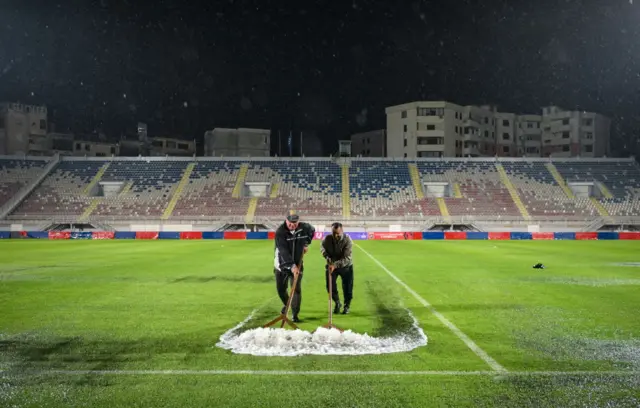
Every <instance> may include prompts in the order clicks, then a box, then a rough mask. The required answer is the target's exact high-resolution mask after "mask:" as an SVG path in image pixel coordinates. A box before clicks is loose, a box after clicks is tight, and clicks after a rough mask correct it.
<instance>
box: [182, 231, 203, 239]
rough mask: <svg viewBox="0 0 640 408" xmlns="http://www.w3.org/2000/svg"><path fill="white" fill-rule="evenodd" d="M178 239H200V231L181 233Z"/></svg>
mask: <svg viewBox="0 0 640 408" xmlns="http://www.w3.org/2000/svg"><path fill="white" fill-rule="evenodd" d="M180 239H202V231H183V232H181V233H180Z"/></svg>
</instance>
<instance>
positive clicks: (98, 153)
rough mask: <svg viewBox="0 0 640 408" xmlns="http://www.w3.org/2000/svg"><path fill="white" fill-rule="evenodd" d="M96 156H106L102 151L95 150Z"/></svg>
mask: <svg viewBox="0 0 640 408" xmlns="http://www.w3.org/2000/svg"><path fill="white" fill-rule="evenodd" d="M96 157H106V154H104V153H102V152H96Z"/></svg>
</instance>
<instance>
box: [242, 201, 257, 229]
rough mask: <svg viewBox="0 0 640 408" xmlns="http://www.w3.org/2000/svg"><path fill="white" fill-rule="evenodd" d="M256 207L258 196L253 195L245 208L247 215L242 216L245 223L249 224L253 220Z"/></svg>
mask: <svg viewBox="0 0 640 408" xmlns="http://www.w3.org/2000/svg"><path fill="white" fill-rule="evenodd" d="M256 208H258V197H253V198H252V199H251V201H249V208H247V215H245V217H244V222H245V224H251V223H252V222H253V218H254V217H255V215H256Z"/></svg>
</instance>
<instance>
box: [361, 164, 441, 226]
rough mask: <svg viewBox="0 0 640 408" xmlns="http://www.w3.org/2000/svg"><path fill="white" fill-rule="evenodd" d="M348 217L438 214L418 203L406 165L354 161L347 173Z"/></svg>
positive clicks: (427, 206)
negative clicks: (349, 210) (349, 205)
mask: <svg viewBox="0 0 640 408" xmlns="http://www.w3.org/2000/svg"><path fill="white" fill-rule="evenodd" d="M349 194H350V197H351V217H352V218H354V219H357V218H358V217H377V216H385V217H416V216H423V215H424V214H430V213H431V214H433V213H434V210H435V215H439V211H438V209H437V206H433V205H432V206H429V204H428V202H427V200H418V197H417V195H416V189H415V188H414V186H413V183H412V180H411V175H410V174H409V168H408V166H407V162H405V161H399V162H393V161H368V160H358V161H353V162H352V163H351V168H350V171H349Z"/></svg>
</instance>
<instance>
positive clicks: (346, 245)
mask: <svg viewBox="0 0 640 408" xmlns="http://www.w3.org/2000/svg"><path fill="white" fill-rule="evenodd" d="M352 250H353V242H352V241H351V237H349V236H348V235H346V234H343V235H342V238H341V239H339V240H337V239H335V238H334V236H333V235H327V236H326V237H324V240H323V241H322V245H321V246H320V252H322V256H323V257H324V258H325V259H326V260H327V262H328V263H329V264H333V265H334V266H335V267H336V268H346V267H347V266H351V264H352V263H353V261H352V260H351V251H352Z"/></svg>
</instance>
